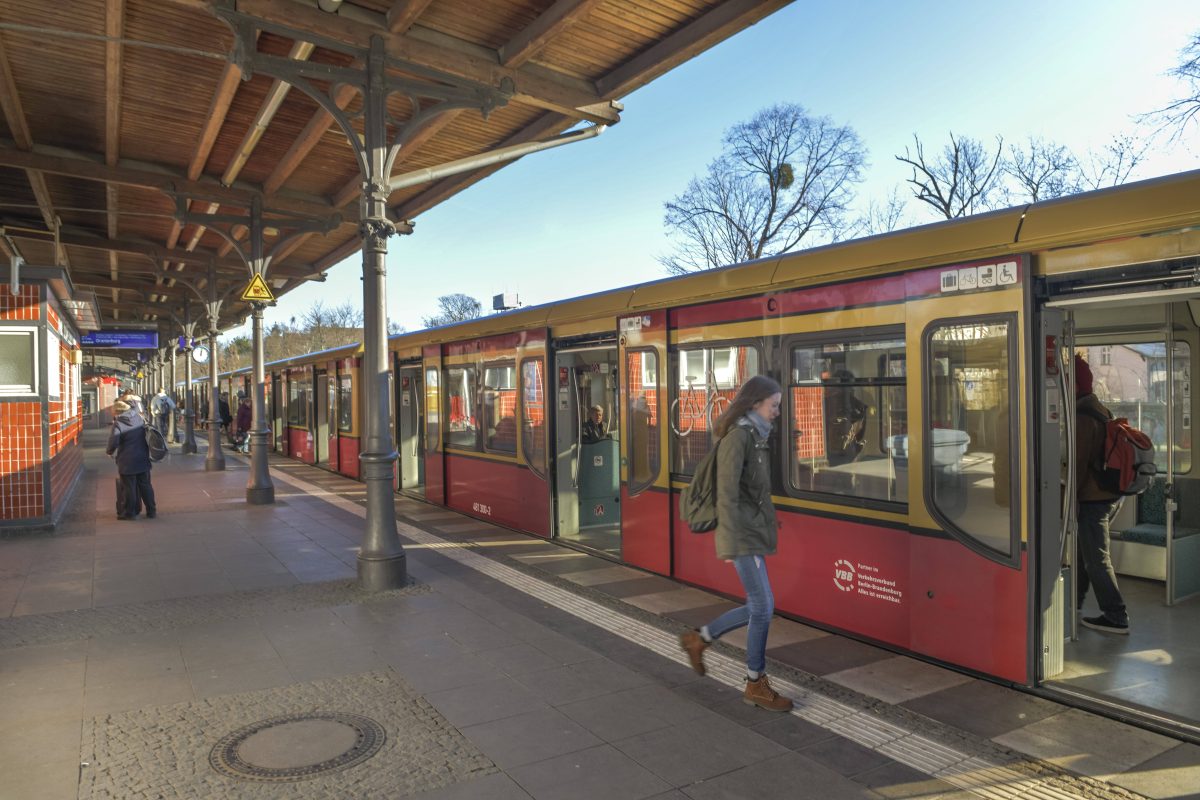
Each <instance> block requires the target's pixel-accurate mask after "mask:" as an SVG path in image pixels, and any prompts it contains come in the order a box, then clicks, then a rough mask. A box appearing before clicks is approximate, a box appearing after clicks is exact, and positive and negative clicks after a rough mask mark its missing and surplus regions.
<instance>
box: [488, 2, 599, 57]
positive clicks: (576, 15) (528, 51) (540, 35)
mask: <svg viewBox="0 0 1200 800" xmlns="http://www.w3.org/2000/svg"><path fill="white" fill-rule="evenodd" d="M599 2H600V0H558V2H557V3H555V4H554V5H552V6H550V8H548V9H546V10H545V11H544V12H542V14H541V15H540V16H538V18H537V19H535V20H534V21H533V22H532V23H530V24H529V25H528V26H527V27H526V28H525V29H524V30H523V31H521V32H520V33H518V34H517V35H516V36H514V37H513V38H512V41H510V42H509V43H508V44H506V45H504V46H503V47H501V48H500V52H499V56H500V63H501V64H503V65H504V66H506V67H519V66H521V65H522V64H524V63H525V62H526V61H528V60H529V59H531V58H533V56H535V55H536V54H537V52H538V51H539V50H541V49H542V48H543V47H545V46H546V44H547V43H548V42H549V41H550V40H551V39H553V38H554V37H555V36H558V35H559V34H560V33H562V32H563V31H565V30H567V29H568V28H570V27H571V26H572V25H574V24H575V23H576V22H578V21H579V20H581V19H583V18H584V17H586V16H587V15H588V13H589V12H591V10H592V9H593V8H594V7H595V6H597V5H599Z"/></svg>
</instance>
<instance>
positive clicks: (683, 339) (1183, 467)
mask: <svg viewBox="0 0 1200 800" xmlns="http://www.w3.org/2000/svg"><path fill="white" fill-rule="evenodd" d="M1197 198H1200V173H1186V174H1180V175H1175V176H1169V177H1165V178H1161V179H1156V180H1152V181H1147V182H1143V183H1138V184H1131V185H1127V186H1124V187H1119V188H1114V189H1110V190H1105V191H1100V192H1092V193H1089V194H1084V195H1078V196H1074V197H1070V198H1065V199H1060V200H1055V201H1050V202H1044V203H1037V204H1034V205H1030V206H1027V207H1022V208H1013V209H1009V210H1004V211H997V212H994V213H989V214H984V215H979V216H976V217H970V218H966V219H961V220H955V221H950V222H945V223H939V224H934V225H928V226H925V227H921V228H915V229H910V230H903V231H897V232H895V233H890V234H886V235H881V236H875V237H871V238H868V239H863V240H857V241H850V242H845V243H841V244H836V245H831V246H828V247H821V248H816V249H812V250H807V251H802V252H796V253H790V254H787V255H783V256H778V257H773V258H767V259H762V260H760V261H755V262H751V263H747V264H740V265H737V266H733V267H729V268H726V269H721V270H714V271H711V272H706V273H700V274H695V275H691V276H687V277H682V278H672V279H667V280H661V281H656V282H652V283H646V284H641V285H637V286H632V287H628V288H623V289H616V290H613V291H607V292H602V293H599V294H594V295H590V296H587V297H582V298H579V299H575V300H569V301H564V302H559V303H553V304H550V305H546V306H541V307H535V308H526V309H522V310H518V311H514V312H510V313H505V314H499V315H494V316H489V317H484V318H481V319H478V320H474V321H471V322H468V323H463V324H458V325H453V326H448V327H443V328H436V329H432V330H422V331H416V332H413V333H405V334H402V335H399V336H395V337H392V338H391V340H390V350H391V354H392V358H393V376H394V383H395V391H394V398H395V407H394V414H393V419H394V420H395V436H396V442H397V449H398V452H399V453H400V461H399V465H398V469H397V486H396V488H397V491H401V492H405V493H407V494H410V495H413V496H415V497H418V498H422V499H424V500H427V501H428V502H430V503H435V504H438V505H444V506H446V507H448V508H451V509H454V510H456V511H460V512H462V513H464V514H467V515H471V516H475V517H479V518H481V519H487V520H489V521H491V522H494V523H498V524H500V525H504V526H508V527H510V528H513V529H516V530H519V531H524V532H527V533H530V534H533V535H536V536H542V537H549V538H554V539H558V540H561V541H563V542H564V543H569V544H572V545H574V546H580V547H585V548H589V549H592V550H595V551H598V552H601V553H604V554H607V555H608V556H609V557H611V558H614V559H617V560H619V561H621V562H623V563H626V564H630V565H633V566H636V567H640V568H643V569H646V570H649V571H651V572H655V573H659V574H662V575H666V576H670V577H673V578H677V579H679V580H681V581H686V582H688V583H691V584H695V585H697V586H702V587H706V588H710V589H715V590H718V591H720V592H725V593H728V594H730V595H736V594H738V593H739V592H740V585H739V583H738V581H737V577H736V575H735V573H734V571H733V569H732V567H731V566H730V565H728V564H725V563H723V562H721V561H718V560H716V559H715V558H714V555H713V548H712V542H711V540H710V538H709V537H707V536H697V535H694V534H692V533H691V532H689V531H688V529H687V528H686V526H684V525H682V524H681V523H680V520H679V518H678V510H677V509H678V497H677V495H678V492H679V490H680V488H681V487H682V486H683V485H684V484H685V483H686V481H687V480H688V479H689V476H690V473H691V470H692V469H693V467H694V465H695V464H696V463H697V462H698V460H699V459H700V457H701V456H702V455H703V454H704V452H705V451H706V449H707V448H708V447H709V446H710V445H711V443H712V442H711V438H710V434H709V429H710V427H711V422H712V420H713V419H714V418H715V416H716V415H717V414H718V413H719V412H720V410H721V408H722V407H723V405H724V404H725V403H726V402H728V398H729V397H730V396H731V395H732V394H733V392H735V391H736V389H737V387H738V386H739V385H740V384H741V383H742V382H743V381H744V380H745V379H746V378H748V377H750V376H751V375H754V374H757V373H762V374H767V375H770V376H772V377H773V378H775V379H776V380H778V381H779V382H780V384H781V385H782V386H784V387H785V391H784V394H785V396H784V408H783V410H782V417H781V420H780V423H779V424H778V425H777V429H776V432H775V434H774V438H773V458H774V499H775V503H776V506H777V509H778V512H779V519H780V524H781V530H780V536H779V552H778V554H777V555H775V556H774V557H773V558H771V560H770V564H771V571H772V584H773V586H774V588H775V594H776V606H777V609H778V611H779V612H780V613H783V614H786V615H790V616H792V617H795V618H797V619H800V620H804V621H807V622H810V623H812V624H815V625H818V626H822V627H825V628H829V629H833V630H837V631H840V632H843V633H847V634H849V635H852V636H856V637H860V638H863V639H866V640H870V641H872V642H875V643H880V644H883V645H885V646H887V647H890V648H893V649H895V650H898V651H902V652H906V653H911V654H915V655H917V656H920V657H923V658H927V659H933V660H936V661H938V662H942V663H944V664H948V665H953V666H955V667H958V668H960V669H963V670H967V671H971V672H973V673H978V674H981V675H985V676H990V677H993V678H996V679H1000V680H1003V681H1008V682H1012V683H1014V684H1019V685H1024V686H1029V687H1033V686H1045V687H1049V688H1051V689H1055V690H1058V691H1062V692H1064V693H1074V694H1078V695H1079V696H1080V697H1082V696H1083V695H1085V694H1086V695H1089V696H1093V695H1094V696H1095V697H1094V699H1095V700H1096V702H1097V703H1102V702H1115V703H1116V704H1118V705H1121V706H1122V707H1125V708H1129V707H1133V706H1138V707H1146V708H1150V709H1151V711H1150V712H1146V713H1152V714H1159V712H1160V711H1161V716H1164V717H1167V716H1171V714H1172V713H1174V712H1173V711H1172V710H1171V709H1167V708H1165V707H1164V708H1162V709H1155V705H1154V703H1153V702H1147V701H1145V700H1144V699H1139V698H1134V699H1129V698H1123V697H1122V696H1121V694H1120V691H1119V690H1118V689H1117V688H1111V689H1109V688H1105V687H1104V686H1100V688H1099V689H1096V688H1095V685H1094V683H1095V682H1094V681H1093V683H1092V684H1088V685H1086V686H1085V685H1083V684H1082V683H1072V680H1073V678H1072V675H1074V674H1075V673H1074V672H1072V665H1075V666H1076V667H1078V666H1079V659H1080V658H1084V656H1082V655H1080V653H1081V652H1082V651H1080V650H1079V649H1078V647H1077V646H1076V645H1075V644H1074V641H1075V640H1074V639H1073V638H1072V627H1073V626H1072V622H1073V620H1072V611H1073V608H1071V607H1072V606H1073V605H1074V604H1072V603H1069V602H1063V597H1064V596H1065V595H1067V593H1068V591H1069V590H1068V589H1067V588H1066V585H1067V584H1065V583H1064V581H1066V582H1067V583H1068V584H1069V580H1070V570H1069V561H1070V558H1069V548H1067V547H1066V542H1067V539H1066V537H1067V536H1069V534H1070V520H1069V519H1067V517H1069V514H1065V513H1064V509H1065V508H1069V494H1068V497H1067V503H1066V504H1064V500H1063V489H1062V486H1063V482H1062V480H1061V478H1062V476H1063V475H1064V474H1065V472H1064V470H1065V469H1067V467H1068V466H1069V464H1068V462H1069V459H1070V452H1071V448H1068V447H1063V446H1062V443H1063V441H1064V437H1065V436H1066V435H1067V433H1069V431H1068V430H1067V426H1066V424H1065V421H1066V419H1067V417H1068V416H1069V414H1070V413H1071V411H1072V407H1073V406H1072V404H1073V397H1072V396H1071V394H1070V392H1069V390H1068V383H1069V377H1070V376H1068V375H1065V374H1064V372H1063V370H1062V368H1061V365H1062V364H1063V363H1064V361H1065V359H1066V356H1067V355H1068V354H1069V353H1070V351H1071V349H1072V348H1074V349H1076V350H1081V351H1085V352H1088V353H1089V354H1092V355H1093V362H1099V361H1102V360H1103V358H1104V353H1105V352H1107V353H1108V354H1109V355H1110V356H1111V353H1112V348H1114V347H1116V348H1126V350H1123V351H1121V352H1122V353H1124V352H1126V351H1128V352H1130V353H1140V354H1141V356H1140V357H1141V359H1142V360H1141V361H1140V362H1138V364H1139V365H1140V366H1135V367H1134V369H1135V371H1137V370H1141V372H1140V373H1139V375H1138V376H1136V377H1137V378H1138V380H1142V379H1144V381H1143V386H1142V389H1141V391H1142V395H1139V396H1136V397H1135V396H1134V395H1135V394H1136V392H1134V391H1133V390H1132V389H1129V388H1128V387H1127V386H1125V385H1124V384H1123V385H1122V386H1123V388H1121V389H1120V392H1123V393H1124V394H1121V395H1120V396H1116V395H1113V394H1112V393H1111V392H1110V396H1108V397H1107V398H1102V399H1106V400H1107V401H1108V402H1109V403H1110V404H1113V403H1115V404H1116V405H1117V406H1118V407H1119V408H1120V409H1122V410H1124V409H1125V405H1122V404H1129V403H1139V405H1138V409H1139V413H1142V412H1143V411H1144V412H1145V413H1146V414H1147V415H1149V416H1154V417H1155V418H1156V419H1157V420H1161V422H1162V425H1163V427H1162V431H1161V433H1160V435H1159V441H1158V442H1157V444H1158V446H1159V448H1158V449H1159V452H1160V456H1161V460H1162V464H1160V472H1161V476H1160V479H1159V482H1160V483H1161V484H1162V485H1163V486H1164V487H1168V486H1169V487H1170V488H1169V489H1168V491H1171V490H1174V491H1171V494H1170V495H1169V497H1173V498H1174V499H1175V501H1176V505H1178V504H1179V503H1182V502H1184V498H1193V497H1194V499H1195V501H1196V503H1197V504H1198V506H1200V491H1198V492H1197V493H1196V494H1195V495H1191V494H1189V493H1187V492H1181V491H1179V489H1180V488H1184V489H1186V488H1187V486H1185V484H1187V483H1188V482H1190V481H1191V477H1190V475H1189V472H1190V469H1191V463H1190V454H1189V449H1190V436H1191V420H1192V419H1193V418H1195V415H1194V413H1193V412H1194V411H1195V410H1196V409H1195V408H1194V404H1195V401H1194V400H1193V399H1192V395H1191V393H1190V381H1188V379H1187V378H1186V377H1184V376H1189V375H1190V370H1191V367H1192V364H1193V362H1194V360H1195V358H1196V355H1197V352H1200V339H1198V338H1197V337H1198V327H1197V324H1196V322H1197V318H1200V202H1197ZM1105 348H1107V351H1106V350H1105ZM360 357H361V351H360V350H359V349H358V348H357V347H353V346H352V347H347V348H342V349H339V350H333V351H328V352H324V353H317V354H313V355H308V356H303V357H298V358H292V359H287V360H285V361H281V362H277V363H274V364H271V365H268V374H269V380H268V384H269V388H268V411H269V414H270V417H271V423H272V428H273V431H274V435H273V437H272V442H273V446H274V448H275V450H276V451H277V452H279V453H283V454H285V455H287V456H290V457H292V458H296V459H300V460H303V461H305V462H307V463H312V464H317V465H319V466H322V467H325V468H328V469H331V470H335V471H337V472H341V473H343V474H345V475H348V476H350V477H358V475H359V464H358V458H357V456H358V442H359V435H360V418H361V414H360V411H359V403H360V397H359V392H358V381H359V375H358V370H359V363H360ZM1131 358H1132V356H1131ZM1104 366H1105V365H1104V364H1102V363H1095V369H1096V370H1097V375H1098V376H1102V373H1103V368H1104ZM225 380H228V381H230V384H229V386H228V387H225V386H224V385H223V387H222V388H229V389H230V390H231V391H236V390H237V388H238V387H239V383H238V382H239V381H244V380H245V375H244V373H234V374H233V375H229V376H226V377H225V378H223V381H225ZM1099 383H1100V384H1102V385H1105V386H1109V387H1110V389H1111V388H1113V387H1115V386H1116V378H1115V377H1114V379H1113V380H1112V381H1109V382H1108V383H1105V382H1104V381H1103V380H1100V381H1099ZM1127 383H1128V382H1127ZM1185 384H1186V385H1185ZM1132 385H1133V384H1132V383H1129V386H1132ZM597 407H598V409H599V413H598V416H600V417H602V422H601V425H600V427H601V433H602V435H600V436H596V435H595V433H596V431H595V430H594V429H593V430H592V431H591V435H589V436H584V431H583V428H584V426H583V422H584V420H586V419H587V418H588V415H589V413H590V410H591V409H593V408H597ZM1156 424H1157V423H1156ZM1198 484H1200V482H1198ZM1149 494H1151V493H1148V495H1149ZM1154 496H1155V497H1160V498H1161V497H1162V493H1159V494H1156V495H1154ZM1153 502H1155V501H1154V500H1152V499H1147V498H1146V497H1142V498H1137V500H1136V502H1134V503H1130V504H1126V508H1125V510H1124V511H1123V513H1125V514H1126V516H1127V517H1129V519H1128V520H1126V521H1128V522H1130V525H1129V528H1130V529H1132V528H1134V527H1137V526H1138V525H1139V524H1141V520H1142V518H1143V517H1145V518H1147V519H1148V518H1151V517H1153V516H1154V514H1153V512H1154V509H1153V508H1150V505H1151V504H1152V503H1153ZM1159 502H1162V503H1165V502H1166V500H1160V501H1159ZM1189 502H1190V500H1189ZM1143 504H1145V505H1146V506H1147V507H1146V509H1145V511H1143V508H1142V506H1143ZM1135 506H1136V508H1135ZM1176 512H1177V516H1178V515H1179V514H1182V515H1183V516H1185V517H1186V516H1187V515H1188V514H1189V513H1190V512H1188V511H1187V510H1186V509H1184V510H1179V509H1178V508H1177V509H1176ZM1195 514H1196V516H1197V518H1198V519H1200V507H1198V508H1197V509H1196V510H1195ZM1131 515H1132V516H1131ZM1159 516H1160V517H1161V516H1162V514H1161V513H1160V514H1159ZM1166 519H1167V521H1166V523H1165V527H1167V528H1168V530H1167V532H1166V538H1165V541H1164V542H1163V543H1162V544H1161V546H1160V547H1159V550H1161V554H1160V555H1161V559H1160V560H1162V562H1163V566H1162V569H1161V572H1160V573H1156V574H1155V575H1152V576H1138V575H1136V573H1135V574H1134V575H1130V576H1129V577H1128V579H1127V581H1128V582H1130V583H1131V585H1132V582H1134V581H1145V582H1146V585H1147V586H1148V587H1149V588H1148V589H1147V590H1146V593H1147V596H1152V597H1155V598H1159V595H1161V600H1160V601H1159V605H1160V606H1161V607H1163V608H1167V609H1175V608H1186V607H1187V604H1186V602H1185V598H1186V596H1187V595H1190V594H1192V593H1194V592H1196V591H1197V590H1200V556H1198V554H1197V553H1196V552H1195V549H1194V548H1195V546H1197V545H1200V536H1196V537H1191V536H1186V537H1179V535H1178V530H1179V529H1180V528H1181V527H1183V526H1181V525H1179V524H1178V523H1176V524H1175V525H1174V526H1173V529H1172V523H1171V522H1170V520H1171V519H1172V518H1171V516H1170V514H1169V513H1168V514H1167V515H1166ZM1198 528H1200V525H1198ZM1114 530H1120V528H1119V521H1114ZM1197 532H1200V530H1198V531H1197ZM1114 537H1115V539H1119V540H1120V539H1122V537H1121V535H1120V534H1119V533H1117V534H1114ZM1115 546H1116V544H1115V543H1114V548H1115ZM1148 546H1149V547H1154V543H1151V544H1150V545H1148ZM1114 557H1115V554H1114ZM1146 558H1149V559H1150V561H1155V559H1156V558H1159V556H1158V555H1155V553H1154V552H1148V555H1146ZM1131 563H1132V562H1131ZM1156 563H1157V562H1156ZM1064 565H1065V567H1064ZM1126 574H1128V573H1126ZM1123 580H1126V579H1123ZM1137 585H1139V586H1140V585H1141V584H1140V583H1139V584H1137ZM1156 593H1157V594H1156ZM1189 613H1191V612H1189ZM1163 635H1170V634H1169V633H1164V634H1163ZM1088 657H1089V658H1090V656H1088ZM1076 672H1080V673H1081V674H1082V673H1083V672H1085V670H1076ZM1090 674H1092V675H1093V676H1094V674H1095V673H1094V672H1092V673H1090ZM1117 683H1119V681H1116V680H1115V679H1114V681H1113V685H1114V687H1115V686H1116V684H1117ZM1089 687H1090V688H1089ZM1190 713H1191V712H1187V714H1185V715H1184V716H1185V717H1187V715H1188V714H1190ZM1188 718H1189V719H1192V721H1193V722H1194V721H1195V719H1200V713H1196V714H1195V715H1193V716H1191V717H1188ZM1185 724H1186V722H1185Z"/></svg>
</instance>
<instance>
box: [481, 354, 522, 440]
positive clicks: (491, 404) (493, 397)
mask: <svg viewBox="0 0 1200 800" xmlns="http://www.w3.org/2000/svg"><path fill="white" fill-rule="evenodd" d="M483 434H484V439H483V447H484V449H485V450H491V451H494V452H498V453H516V452H517V383H516V367H515V366H514V365H513V364H512V362H509V363H506V364H486V365H484V368H483Z"/></svg>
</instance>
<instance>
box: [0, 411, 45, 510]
mask: <svg viewBox="0 0 1200 800" xmlns="http://www.w3.org/2000/svg"><path fill="white" fill-rule="evenodd" d="M45 513H46V511H45V500H44V497H43V492H42V412H41V403H39V402H38V401H36V400H35V401H33V402H3V403H0V520H8V519H29V518H32V517H40V516H43V515H44V514H45Z"/></svg>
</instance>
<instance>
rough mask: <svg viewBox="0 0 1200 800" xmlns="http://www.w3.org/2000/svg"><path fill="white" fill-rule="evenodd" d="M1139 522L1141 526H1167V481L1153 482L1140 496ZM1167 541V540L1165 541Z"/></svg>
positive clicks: (1138, 502) (1138, 506)
mask: <svg viewBox="0 0 1200 800" xmlns="http://www.w3.org/2000/svg"><path fill="white" fill-rule="evenodd" d="M1137 521H1138V523H1139V524H1147V525H1158V526H1159V527H1162V526H1164V525H1166V524H1167V483H1166V481H1161V480H1155V481H1151V482H1150V485H1149V486H1148V487H1146V491H1144V492H1142V493H1141V494H1140V495H1138V499H1137ZM1164 541H1165V539H1164Z"/></svg>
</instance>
